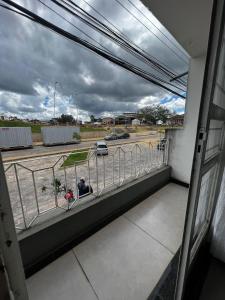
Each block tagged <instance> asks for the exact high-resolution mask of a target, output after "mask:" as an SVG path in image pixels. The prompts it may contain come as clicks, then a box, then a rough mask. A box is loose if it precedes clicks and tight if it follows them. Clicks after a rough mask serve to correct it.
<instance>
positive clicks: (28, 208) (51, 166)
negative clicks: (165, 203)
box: [5, 141, 168, 230]
mask: <svg viewBox="0 0 225 300" xmlns="http://www.w3.org/2000/svg"><path fill="white" fill-rule="evenodd" d="M68 156H69V154H66V155H61V156H57V157H55V156H54V157H46V158H38V159H32V160H26V161H23V162H22V163H21V162H15V163H11V164H5V175H6V178H7V184H8V189H9V194H10V200H11V205H12V210H13V214H14V220H15V225H16V228H17V229H18V230H24V229H27V228H29V227H31V226H32V224H35V223H37V222H38V221H39V220H40V218H42V216H43V217H44V218H46V217H47V218H50V217H51V215H52V214H50V212H51V211H53V210H56V212H55V213H58V212H60V211H67V210H71V209H72V208H73V207H75V206H77V205H80V204H82V203H84V202H86V201H90V200H91V199H93V198H95V197H98V196H100V195H101V194H103V193H106V192H107V191H109V190H112V189H115V188H117V187H119V186H121V185H123V184H125V183H127V182H128V181H132V180H134V179H136V178H138V177H141V176H143V175H145V174H148V173H150V172H152V171H153V170H156V169H158V168H160V167H162V166H164V165H166V164H167V161H168V141H166V142H165V143H163V144H161V143H160V142H156V143H154V144H153V143H151V142H150V143H143V144H129V145H125V146H118V147H112V148H109V154H108V155H107V156H96V154H95V151H94V150H90V151H89V155H88V157H87V159H86V160H84V161H79V162H76V163H75V164H73V165H72V166H69V167H65V166H62V165H63V162H64V161H65V160H66V159H67V157H68ZM80 177H84V178H85V180H86V184H87V185H89V186H91V187H92V189H93V193H90V192H89V193H88V194H85V196H87V195H89V194H92V195H91V196H89V197H84V196H82V197H79V191H78V187H77V185H78V182H79V179H80ZM69 190H72V192H73V195H74V198H73V199H72V200H71V201H68V200H67V199H65V194H66V193H67V192H68V191H69ZM47 213H49V215H46V214H47Z"/></svg>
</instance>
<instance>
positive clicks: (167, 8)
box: [142, 0, 213, 57]
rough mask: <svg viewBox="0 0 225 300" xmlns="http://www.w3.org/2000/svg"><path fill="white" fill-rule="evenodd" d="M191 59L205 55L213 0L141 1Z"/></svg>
mask: <svg viewBox="0 0 225 300" xmlns="http://www.w3.org/2000/svg"><path fill="white" fill-rule="evenodd" d="M142 2H143V3H144V5H145V6H146V7H148V8H149V9H150V11H151V12H152V13H153V14H154V15H155V16H156V17H157V19H158V20H159V21H160V22H161V23H162V24H163V25H164V26H165V27H166V28H167V29H168V31H169V32H170V33H171V34H172V35H173V36H174V37H175V38H176V39H177V41H178V42H179V43H180V44H181V45H182V46H183V48H184V49H185V50H186V51H187V52H188V54H189V55H190V56H191V57H198V56H200V55H202V54H204V53H206V50H207V45H208V35H209V28H210V20H211V13H212V5H213V0H198V1H196V0H188V1H187V0H166V1H165V0H142Z"/></svg>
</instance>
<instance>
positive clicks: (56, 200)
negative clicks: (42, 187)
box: [52, 167, 59, 207]
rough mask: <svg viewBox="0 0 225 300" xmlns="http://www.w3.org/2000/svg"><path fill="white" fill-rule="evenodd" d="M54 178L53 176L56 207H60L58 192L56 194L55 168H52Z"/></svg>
mask: <svg viewBox="0 0 225 300" xmlns="http://www.w3.org/2000/svg"><path fill="white" fill-rule="evenodd" d="M52 176H53V183H54V184H53V188H54V196H55V207H58V206H59V204H58V197H57V192H56V188H55V171H54V167H52Z"/></svg>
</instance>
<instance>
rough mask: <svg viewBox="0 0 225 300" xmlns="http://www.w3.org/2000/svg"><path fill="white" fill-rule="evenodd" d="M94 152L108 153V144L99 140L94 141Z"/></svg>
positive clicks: (97, 153)
mask: <svg viewBox="0 0 225 300" xmlns="http://www.w3.org/2000/svg"><path fill="white" fill-rule="evenodd" d="M95 153H96V155H108V154H109V152H108V146H107V144H106V142H104V141H99V142H96V143H95Z"/></svg>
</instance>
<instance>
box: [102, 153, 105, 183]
mask: <svg viewBox="0 0 225 300" xmlns="http://www.w3.org/2000/svg"><path fill="white" fill-rule="evenodd" d="M102 159H103V187H104V188H105V157H104V156H102Z"/></svg>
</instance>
